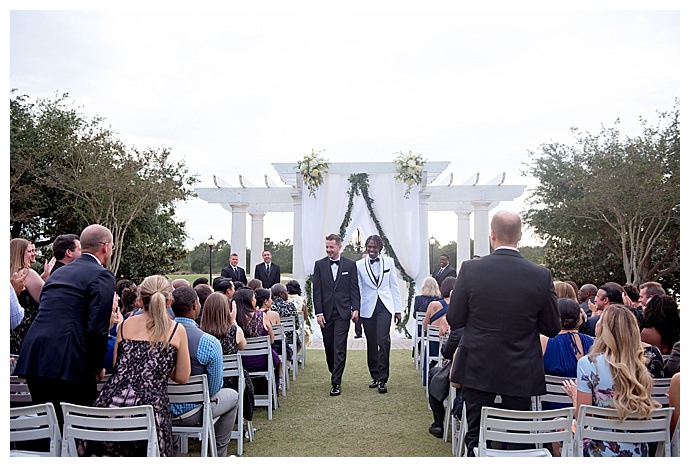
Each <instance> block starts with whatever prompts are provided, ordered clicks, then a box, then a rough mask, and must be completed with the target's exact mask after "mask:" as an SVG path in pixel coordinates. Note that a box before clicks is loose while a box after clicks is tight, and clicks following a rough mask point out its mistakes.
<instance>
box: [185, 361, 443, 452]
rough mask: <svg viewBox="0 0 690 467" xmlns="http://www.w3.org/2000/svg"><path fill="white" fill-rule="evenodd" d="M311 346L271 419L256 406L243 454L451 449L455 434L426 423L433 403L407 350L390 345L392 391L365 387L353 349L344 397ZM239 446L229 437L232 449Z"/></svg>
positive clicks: (361, 364) (365, 373)
mask: <svg viewBox="0 0 690 467" xmlns="http://www.w3.org/2000/svg"><path fill="white" fill-rule="evenodd" d="M307 352H308V354H307V366H306V368H305V369H304V370H302V369H301V368H300V370H301V371H300V372H299V373H298V375H297V380H296V381H292V380H291V381H290V389H288V390H287V394H286V395H285V396H280V398H279V403H280V408H279V409H278V410H276V411H274V412H273V420H271V421H269V420H268V416H267V411H266V409H265V408H263V407H261V408H257V409H256V411H255V413H254V427H255V428H256V429H257V432H256V438H255V441H254V442H253V443H247V442H245V443H244V455H243V457H272V456H280V457H284V456H287V457H342V456H345V457H362V456H363V457H382V456H392V457H430V456H450V455H451V443H450V440H449V441H448V442H446V443H444V442H443V439H438V438H435V437H433V436H432V435H430V434H429V432H428V431H427V430H428V428H429V425H430V424H431V422H432V415H431V410H429V408H428V404H427V400H426V397H425V391H424V387H423V386H422V385H421V376H420V373H419V371H418V370H415V367H414V362H413V361H412V357H411V351H410V350H392V351H391V376H390V380H389V382H388V393H387V394H379V393H378V390H376V389H369V388H368V384H369V382H370V380H371V379H370V377H369V372H368V370H367V364H366V351H363V350H348V353H347V364H346V366H345V374H344V375H343V383H342V389H343V392H342V394H341V395H340V396H339V397H331V396H329V394H328V391H329V390H330V387H331V386H330V375H329V373H328V368H327V367H326V359H325V356H324V352H323V350H321V349H313V350H308V351H307ZM190 448H192V445H191V443H190ZM197 452H198V451H197ZM236 452H237V446H236V444H235V442H234V441H232V442H231V443H230V448H229V453H236ZM196 455H198V454H196Z"/></svg>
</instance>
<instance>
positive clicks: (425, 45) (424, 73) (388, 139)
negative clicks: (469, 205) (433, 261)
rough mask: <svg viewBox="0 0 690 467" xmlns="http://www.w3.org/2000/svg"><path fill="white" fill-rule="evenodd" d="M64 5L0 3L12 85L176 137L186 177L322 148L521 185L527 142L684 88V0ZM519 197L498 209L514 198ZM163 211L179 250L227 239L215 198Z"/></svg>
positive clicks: (116, 124) (134, 136) (276, 233)
mask: <svg viewBox="0 0 690 467" xmlns="http://www.w3.org/2000/svg"><path fill="white" fill-rule="evenodd" d="M61 3H62V4H64V7H66V8H71V9H72V11H43V10H40V9H37V10H33V11H11V10H12V9H13V8H14V9H16V8H19V7H21V8H26V5H27V4H28V5H31V4H32V2H16V1H12V2H10V5H11V6H10V9H9V10H7V11H8V13H7V14H8V16H9V18H8V20H9V24H10V34H9V39H10V47H9V51H10V57H9V66H10V69H9V87H10V88H17V89H18V91H19V93H21V94H27V95H29V96H31V97H32V98H47V97H54V96H55V95H56V94H61V93H65V92H67V93H69V95H70V97H71V99H72V101H73V103H74V107H78V108H80V109H81V111H82V112H83V113H84V114H85V115H87V116H89V117H91V116H96V115H99V116H102V117H105V119H106V122H107V123H108V124H109V125H110V126H111V127H112V128H113V129H114V130H115V131H116V132H117V133H118V134H119V136H120V137H121V138H122V140H124V141H125V142H126V143H128V144H129V145H134V146H136V147H138V148H140V149H144V148H146V147H160V146H163V145H164V146H168V147H170V148H172V154H173V157H174V158H175V159H184V161H185V163H186V164H187V166H188V167H189V168H190V172H191V173H196V174H198V175H199V178H200V183H199V185H198V186H199V187H212V186H213V175H214V174H215V175H217V176H219V177H220V178H222V179H223V180H225V181H227V182H229V183H231V184H233V185H238V175H239V174H242V175H243V176H245V177H247V178H248V179H249V180H250V181H252V182H253V183H254V184H256V185H259V184H261V183H262V182H263V177H264V174H267V175H269V177H271V178H272V179H273V180H276V181H278V176H277V174H276V173H275V171H274V169H273V167H272V166H271V163H273V162H295V163H296V162H297V160H298V159H300V158H301V157H302V156H303V155H305V154H307V153H309V152H310V151H311V149H312V148H316V149H324V150H325V151H324V152H323V155H324V156H325V157H326V158H328V159H329V160H330V161H333V162H336V161H338V162H341V161H384V162H385V161H392V160H393V158H394V157H395V153H396V152H398V151H405V152H407V151H413V152H417V153H421V155H422V156H423V157H425V158H427V159H428V160H433V161H450V162H451V164H450V166H449V169H448V171H447V172H446V174H444V175H447V173H449V172H453V176H454V180H455V183H461V182H463V181H465V180H466V179H467V178H469V177H470V176H472V175H473V174H476V173H477V172H479V173H480V182H479V183H480V184H483V183H486V182H488V181H489V180H491V179H493V178H494V177H496V176H497V175H499V174H500V173H502V172H506V180H505V183H506V184H514V185H528V186H532V185H533V181H530V180H528V179H526V178H524V177H523V176H522V174H521V171H522V170H523V169H524V165H523V164H524V163H526V162H529V155H528V152H529V151H538V150H539V146H540V145H541V144H543V143H548V142H551V141H560V142H567V143H569V142H571V141H572V137H571V132H570V128H571V127H578V128H580V129H582V130H587V131H591V132H598V130H599V129H600V128H601V126H602V125H604V126H611V125H612V124H613V123H614V122H615V120H616V119H618V118H620V120H621V128H622V129H623V132H624V133H625V134H630V135H632V134H637V133H638V132H639V128H640V127H639V124H638V122H639V117H644V118H646V119H648V120H649V121H655V120H656V111H659V110H669V109H671V108H672V106H673V103H674V99H675V98H679V97H680V80H681V74H680V12H679V11H678V9H679V8H680V7H679V5H680V2H661V3H659V2H657V3H656V4H657V5H663V6H665V7H666V8H671V11H653V10H649V9H639V10H636V11H621V10H618V11H602V10H596V9H588V10H570V11H544V10H539V9H537V8H533V9H531V10H521V11H509V10H505V9H493V10H475V11H469V10H466V11H463V10H461V9H460V8H459V7H455V9H453V10H442V9H441V8H437V9H435V10H432V9H428V7H427V8H425V7H422V9H420V10H413V9H412V8H411V7H397V8H396V7H393V6H389V7H388V8H383V7H379V8H376V9H369V10H367V9H365V8H363V7H362V8H360V9H358V8H357V6H356V5H357V3H351V4H350V5H353V6H349V7H347V8H346V9H342V10H335V9H334V8H332V7H331V8H325V7H317V6H314V5H312V6H311V7H310V8H306V7H302V8H300V9H298V8H295V9H291V10H290V9H285V8H284V9H283V10H282V11H278V10H277V9H275V8H273V9H271V8H264V9H258V8H254V9H253V10H252V9H249V8H245V9H237V10H234V11H228V10H226V11H215V10H209V9H206V10H200V9H196V10H178V11H172V10H161V9H156V10H153V11H140V10H130V11H121V10H120V11H118V10H100V11H86V10H84V9H82V8H93V7H92V6H90V4H89V3H83V2H81V3H79V2H77V3H73V2H72V3H71V2H58V4H61ZM297 3H299V2H297ZM13 4H16V5H13ZM374 4H376V3H374ZM420 4H421V2H420ZM521 4H522V3H521ZM597 4H604V5H606V4H607V2H598V3H597ZM615 4H616V5H621V4H622V3H621V2H617V3H615ZM626 4H628V5H632V6H631V8H634V7H639V8H649V5H650V2H638V3H635V2H626ZM36 5H37V6H36V8H43V7H45V6H43V5H41V4H40V3H36ZM195 5H197V4H195ZM403 5H407V4H403ZM528 5H529V3H528ZM535 5H536V4H535ZM657 8H659V6H657ZM674 9H675V11H674ZM6 24H7V23H6ZM525 198H526V196H523V197H521V198H520V199H518V200H517V201H516V202H515V203H505V204H503V205H501V207H502V208H507V209H512V210H515V211H517V212H519V211H521V210H522V209H524V208H525ZM177 213H178V218H179V219H180V220H185V221H187V232H188V234H189V236H190V238H189V240H188V242H187V246H189V247H192V246H194V245H196V244H198V243H200V242H204V241H205V240H206V239H207V238H208V237H209V235H213V236H214V238H216V239H226V240H230V226H231V224H230V220H231V214H230V212H229V211H227V210H225V209H223V208H221V207H220V206H219V205H211V204H208V203H207V202H205V201H202V200H200V199H197V200H194V201H191V202H189V203H187V204H186V205H184V206H179V208H178V210H177ZM430 218H431V226H430V229H429V231H430V233H431V234H433V235H434V236H435V237H436V238H438V239H439V240H440V241H441V242H442V243H446V242H447V241H449V240H454V239H455V234H456V224H455V222H456V218H455V216H454V214H450V213H447V214H443V215H441V214H433V213H432V214H431V215H430ZM248 224H250V222H249V221H248ZM264 233H265V236H267V237H271V238H272V239H273V240H274V241H279V240H284V239H286V238H291V237H292V214H291V213H289V214H269V215H267V216H266V225H265V230H264ZM248 238H249V237H248Z"/></svg>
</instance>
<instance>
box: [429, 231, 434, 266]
mask: <svg viewBox="0 0 690 467" xmlns="http://www.w3.org/2000/svg"><path fill="white" fill-rule="evenodd" d="M434 245H436V239H435V238H434V236H433V235H432V236H431V238H429V247H430V248H431V254H430V255H429V274H431V273H432V272H434Z"/></svg>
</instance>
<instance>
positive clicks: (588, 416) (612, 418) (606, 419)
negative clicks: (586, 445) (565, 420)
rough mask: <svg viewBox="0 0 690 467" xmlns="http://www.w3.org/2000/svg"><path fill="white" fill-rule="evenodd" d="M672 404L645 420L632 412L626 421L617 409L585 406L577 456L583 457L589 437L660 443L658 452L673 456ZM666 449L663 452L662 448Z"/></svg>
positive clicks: (577, 433) (579, 422)
mask: <svg viewBox="0 0 690 467" xmlns="http://www.w3.org/2000/svg"><path fill="white" fill-rule="evenodd" d="M672 413H673V408H672V407H666V408H659V409H655V410H654V411H653V412H652V413H651V418H649V419H642V418H640V417H639V416H637V415H636V414H631V415H630V416H628V418H626V419H625V420H624V421H621V420H620V419H619V418H618V414H617V412H616V410H615V409H612V408H608V407H594V406H591V405H581V406H580V408H579V409H578V414H577V429H576V430H575V456H577V457H582V456H583V455H584V454H583V441H584V440H585V439H590V440H595V441H604V442H617V443H653V442H657V443H660V444H659V445H657V455H658V456H660V457H670V456H671V434H670V423H671V414H672ZM660 449H661V450H662V451H659V450H660Z"/></svg>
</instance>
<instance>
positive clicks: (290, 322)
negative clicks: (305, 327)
mask: <svg viewBox="0 0 690 467" xmlns="http://www.w3.org/2000/svg"><path fill="white" fill-rule="evenodd" d="M295 319H296V317H295V316H284V317H282V318H280V324H282V325H283V332H285V334H290V335H291V336H292V338H291V341H290V342H286V347H289V348H290V349H291V350H292V359H291V360H290V365H289V368H283V372H284V373H285V374H287V371H288V370H289V372H290V374H292V380H293V381H295V380H296V379H297V367H298V366H299V365H298V364H297V333H298V331H297V324H296V322H295Z"/></svg>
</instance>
